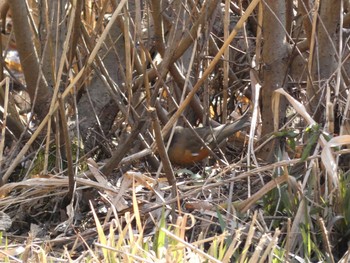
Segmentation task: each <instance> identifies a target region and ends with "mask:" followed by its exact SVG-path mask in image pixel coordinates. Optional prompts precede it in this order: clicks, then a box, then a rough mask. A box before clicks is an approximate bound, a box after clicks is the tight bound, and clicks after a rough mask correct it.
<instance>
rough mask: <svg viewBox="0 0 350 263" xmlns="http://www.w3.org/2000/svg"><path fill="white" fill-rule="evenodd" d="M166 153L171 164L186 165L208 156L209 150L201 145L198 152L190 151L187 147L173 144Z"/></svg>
mask: <svg viewBox="0 0 350 263" xmlns="http://www.w3.org/2000/svg"><path fill="white" fill-rule="evenodd" d="M168 155H169V159H170V161H171V162H172V163H173V164H177V165H182V166H186V165H192V164H193V163H196V162H199V161H201V160H203V159H204V158H206V157H208V155H209V151H208V149H206V148H204V147H203V148H202V149H200V150H199V151H198V152H192V151H191V150H189V149H185V148H181V146H176V145H174V146H173V147H171V148H170V149H169V152H168Z"/></svg>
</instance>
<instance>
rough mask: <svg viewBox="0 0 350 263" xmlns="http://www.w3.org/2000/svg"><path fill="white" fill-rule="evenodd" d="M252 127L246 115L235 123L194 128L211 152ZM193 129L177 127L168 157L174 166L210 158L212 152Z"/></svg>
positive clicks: (187, 164)
mask: <svg viewBox="0 0 350 263" xmlns="http://www.w3.org/2000/svg"><path fill="white" fill-rule="evenodd" d="M249 125H250V117H249V115H248V114H244V115H243V116H242V117H241V118H240V119H238V120H236V121H235V122H233V123H229V124H222V125H219V126H217V127H209V126H206V127H198V128H193V130H194V131H195V132H196V133H197V135H198V136H199V137H200V138H202V140H203V141H204V142H205V144H206V145H207V146H208V148H210V149H211V150H214V149H215V148H216V147H217V146H218V145H220V143H222V142H223V141H224V140H225V139H226V138H228V137H229V136H231V135H233V134H235V133H236V132H237V131H239V130H242V129H243V128H245V127H247V126H249ZM193 130H192V129H190V128H184V127H182V126H176V127H175V131H174V135H173V138H172V140H171V143H170V145H169V149H168V156H169V160H170V162H171V163H172V164H175V165H179V166H190V165H193V164H195V163H197V162H199V161H201V160H203V159H204V158H206V157H208V156H209V154H210V151H209V150H208V148H207V147H205V146H204V145H203V143H202V141H201V140H200V139H199V138H198V136H196V134H195V133H194V131H193Z"/></svg>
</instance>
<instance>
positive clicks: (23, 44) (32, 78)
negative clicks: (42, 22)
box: [7, 0, 52, 120]
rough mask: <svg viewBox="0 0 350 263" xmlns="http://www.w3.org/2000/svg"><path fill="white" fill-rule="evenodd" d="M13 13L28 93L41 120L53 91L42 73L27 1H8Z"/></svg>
mask: <svg viewBox="0 0 350 263" xmlns="http://www.w3.org/2000/svg"><path fill="white" fill-rule="evenodd" d="M7 3H8V4H9V6H10V9H11V11H12V21H13V30H14V33H15V37H16V45H17V49H18V53H19V57H20V59H21V65H22V68H23V74H24V77H25V80H26V84H27V91H28V93H29V96H30V99H31V101H32V103H33V104H34V112H35V113H36V114H37V116H38V118H39V120H41V119H42V118H44V117H45V115H46V114H47V112H48V107H49V102H50V99H51V95H52V91H51V90H50V89H49V87H48V86H47V83H46V81H45V80H44V77H43V76H42V74H41V73H40V71H41V70H40V66H39V59H38V56H37V52H36V49H35V47H34V43H33V33H32V30H31V28H30V25H29V20H28V10H27V7H26V4H25V1H21V0H11V1H7Z"/></svg>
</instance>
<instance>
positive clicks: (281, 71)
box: [260, 0, 288, 161]
mask: <svg viewBox="0 0 350 263" xmlns="http://www.w3.org/2000/svg"><path fill="white" fill-rule="evenodd" d="M285 10H286V6H285V2H284V1H275V0H267V1H265V4H264V17H263V29H264V30H263V37H264V46H263V51H262V59H263V63H264V65H265V66H264V71H263V78H264V85H263V87H262V108H261V111H262V112H261V117H262V135H263V136H264V135H271V133H272V132H274V125H273V123H274V112H273V111H272V97H273V93H274V91H275V90H276V89H278V88H280V87H283V86H284V83H283V81H284V79H285V76H286V74H287V66H288V65H287V62H288V61H287V57H288V49H287V44H286V34H285V30H284V28H283V27H284V26H285V23H286V17H285V14H286V13H285V12H286V11H285ZM285 110H286V103H285V100H284V99H281V103H280V108H279V114H278V116H279V123H280V124H281V123H282V122H283V121H284V118H285ZM277 147H278V142H277V140H274V141H273V142H272V143H269V144H267V145H266V146H265V147H263V149H262V150H261V152H260V154H261V155H260V156H261V157H262V158H263V159H265V160H268V161H272V160H273V157H274V153H275V150H276V148H277Z"/></svg>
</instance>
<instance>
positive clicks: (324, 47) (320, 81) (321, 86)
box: [306, 0, 341, 122]
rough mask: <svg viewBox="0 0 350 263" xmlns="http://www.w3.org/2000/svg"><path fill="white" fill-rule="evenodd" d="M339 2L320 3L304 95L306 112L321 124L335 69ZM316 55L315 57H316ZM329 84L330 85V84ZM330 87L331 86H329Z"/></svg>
mask: <svg viewBox="0 0 350 263" xmlns="http://www.w3.org/2000/svg"><path fill="white" fill-rule="evenodd" d="M340 4H341V1H338V0H330V1H321V4H320V11H319V12H320V21H318V25H317V28H318V30H317V45H316V47H315V55H314V57H313V58H312V59H314V63H313V67H312V79H311V81H309V85H308V87H307V90H306V93H307V98H308V101H309V102H310V103H309V105H308V111H309V113H310V114H312V115H313V116H314V119H315V120H316V121H317V122H322V121H323V119H324V111H325V104H324V98H325V94H326V92H325V87H326V85H325V84H326V83H327V82H328V83H330V82H329V81H330V79H331V77H332V74H333V73H334V72H335V70H336V68H337V47H338V42H339V26H340V25H339V21H340V17H339V16H340ZM316 54H317V55H316ZM330 84H331V83H330ZM331 86H332V85H331Z"/></svg>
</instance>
